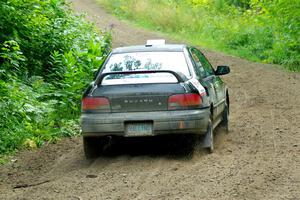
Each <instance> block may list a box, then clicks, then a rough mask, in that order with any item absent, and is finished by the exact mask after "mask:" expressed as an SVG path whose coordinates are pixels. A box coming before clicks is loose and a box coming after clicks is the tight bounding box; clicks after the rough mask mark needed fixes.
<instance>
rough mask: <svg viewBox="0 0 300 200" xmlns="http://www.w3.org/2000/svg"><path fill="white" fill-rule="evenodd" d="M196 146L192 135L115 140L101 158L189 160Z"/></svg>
mask: <svg viewBox="0 0 300 200" xmlns="http://www.w3.org/2000/svg"><path fill="white" fill-rule="evenodd" d="M196 144H197V137H196V136H194V135H164V136H156V137H138V138H117V139H115V140H114V142H112V144H111V145H110V146H109V147H108V148H107V149H106V150H105V151H104V152H103V154H102V155H101V157H110V158H113V157H118V156H122V155H128V156H131V157H136V156H149V157H167V158H171V159H191V158H192V156H193V153H194V149H195V146H196Z"/></svg>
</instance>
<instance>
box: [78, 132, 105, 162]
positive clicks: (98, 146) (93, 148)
mask: <svg viewBox="0 0 300 200" xmlns="http://www.w3.org/2000/svg"><path fill="white" fill-rule="evenodd" d="M83 149H84V154H85V157H86V158H87V159H93V158H97V157H98V156H99V155H100V154H101V153H102V149H103V139H102V138H100V137H83Z"/></svg>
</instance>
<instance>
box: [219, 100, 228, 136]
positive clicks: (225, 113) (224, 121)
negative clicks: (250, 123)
mask: <svg viewBox="0 0 300 200" xmlns="http://www.w3.org/2000/svg"><path fill="white" fill-rule="evenodd" d="M220 125H221V127H222V128H224V130H225V131H226V133H229V107H228V105H225V109H224V111H223V117H222V121H221V123H220Z"/></svg>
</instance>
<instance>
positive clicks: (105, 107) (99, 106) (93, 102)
mask: <svg viewBox="0 0 300 200" xmlns="http://www.w3.org/2000/svg"><path fill="white" fill-rule="evenodd" d="M82 111H102V112H109V111H110V103H109V100H108V99H107V98H105V97H85V98H83V99H82Z"/></svg>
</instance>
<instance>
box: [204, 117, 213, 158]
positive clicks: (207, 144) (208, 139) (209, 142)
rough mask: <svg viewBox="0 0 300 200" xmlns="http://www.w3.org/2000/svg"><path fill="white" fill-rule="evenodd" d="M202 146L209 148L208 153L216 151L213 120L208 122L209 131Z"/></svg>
mask: <svg viewBox="0 0 300 200" xmlns="http://www.w3.org/2000/svg"><path fill="white" fill-rule="evenodd" d="M202 147H203V148H205V149H207V151H208V153H213V151H214V133H213V124H212V121H211V120H209V122H208V126H207V131H206V133H205V135H204V139H203V141H202Z"/></svg>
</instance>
